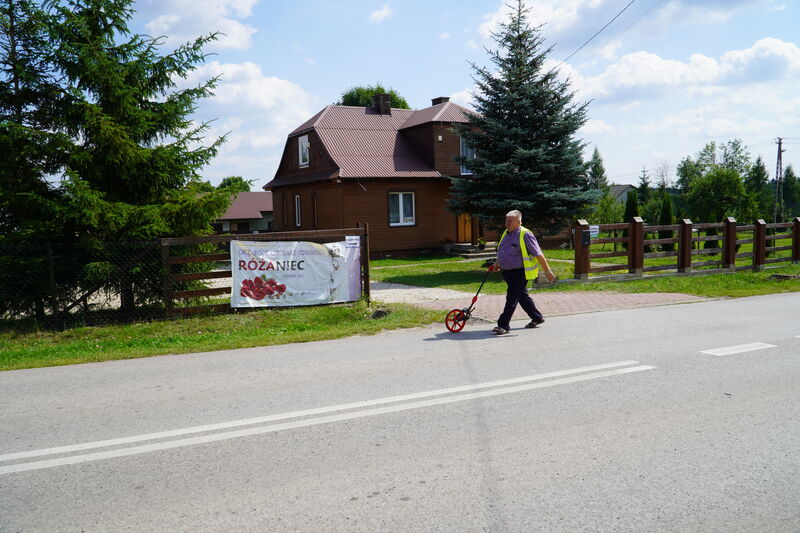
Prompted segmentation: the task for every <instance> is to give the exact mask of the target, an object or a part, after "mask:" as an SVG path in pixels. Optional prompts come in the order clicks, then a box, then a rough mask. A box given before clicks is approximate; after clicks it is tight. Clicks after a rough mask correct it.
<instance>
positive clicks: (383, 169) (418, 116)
mask: <svg viewBox="0 0 800 533" xmlns="http://www.w3.org/2000/svg"><path fill="white" fill-rule="evenodd" d="M466 113H469V111H467V110H466V109H464V108H463V107H460V106H458V105H456V104H454V103H452V102H445V103H442V104H438V105H435V106H431V107H428V108H425V109H420V110H418V111H415V110H412V109H392V110H391V114H390V115H381V114H380V113H378V112H377V111H376V110H375V109H374V108H372V107H353V106H334V105H329V106H327V107H325V108H324V109H323V110H321V111H320V112H319V113H317V114H315V115H314V116H313V117H311V118H310V119H308V120H307V121H305V122H304V123H303V124H301V125H300V126H299V127H297V128H295V129H294V130H293V131H292V132H291V133H290V134H289V137H292V136H295V135H298V134H300V133H304V132H307V131H310V130H312V129H313V130H314V131H316V132H317V135H319V137H320V140H321V141H322V143H323V144H324V146H325V149H326V150H327V152H328V154H329V155H330V156H331V158H332V159H333V160H334V162H335V163H336V165H337V166H338V167H339V172H338V177H341V178H440V177H442V174H441V173H439V172H437V171H436V170H434V169H433V168H432V167H431V166H430V165H428V164H426V163H425V162H424V161H423V160H422V159H421V158H420V157H419V156H418V155H417V154H416V152H415V151H414V150H413V149H412V147H411V145H410V144H409V143H408V141H407V140H406V139H405V137H404V136H403V135H401V134H400V130H402V129H404V128H409V127H413V126H418V125H420V124H425V123H427V122H467V115H466ZM332 177H334V176H333V175H332V174H331V173H330V172H318V173H314V174H308V175H304V176H296V177H290V176H287V177H280V178H276V179H274V180H272V181H271V182H269V183H268V184H267V185H265V187H275V186H279V185H287V184H290V183H292V184H294V183H301V182H302V183H307V182H310V181H318V180H322V179H330V178H332Z"/></svg>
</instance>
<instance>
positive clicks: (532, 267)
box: [497, 226, 539, 280]
mask: <svg viewBox="0 0 800 533" xmlns="http://www.w3.org/2000/svg"><path fill="white" fill-rule="evenodd" d="M530 231H531V230H529V229H528V228H526V227H524V226H520V227H519V251H520V252H521V253H522V267H523V268H524V269H525V279H527V280H530V279H535V278H536V270H537V269H538V268H539V265H538V264H537V263H536V260H535V259H534V258H533V257H531V256H530V254H528V247H527V246H526V245H525V232H530ZM507 233H508V230H505V231H503V234H502V235H501V236H500V240H499V241H498V242H497V249H498V250H499V249H500V243H502V242H503V239H505V238H506V234H507Z"/></svg>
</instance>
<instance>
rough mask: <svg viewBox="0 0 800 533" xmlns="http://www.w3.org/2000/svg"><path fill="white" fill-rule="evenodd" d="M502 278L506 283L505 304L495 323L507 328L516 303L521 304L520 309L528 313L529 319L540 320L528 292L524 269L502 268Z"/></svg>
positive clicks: (539, 315)
mask: <svg viewBox="0 0 800 533" xmlns="http://www.w3.org/2000/svg"><path fill="white" fill-rule="evenodd" d="M502 272H503V279H504V280H505V281H506V284H507V285H508V291H507V292H506V306H505V308H504V309H503V314H502V315H500V318H498V319H497V325H498V326H499V327H501V328H503V329H509V325H510V322H511V317H512V316H513V315H514V311H516V309H517V304H519V305H521V306H522V309H523V310H524V311H525V312H526V313H528V316H529V317H531V320H536V321H539V320H542V318H543V317H542V313H540V312H539V310H538V309H536V305H535V304H534V303H533V300H532V299H531V296H530V294H528V280H526V279H525V270H523V269H521V268H513V269H511V270H503V271H502Z"/></svg>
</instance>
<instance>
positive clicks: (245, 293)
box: [239, 287, 255, 298]
mask: <svg viewBox="0 0 800 533" xmlns="http://www.w3.org/2000/svg"><path fill="white" fill-rule="evenodd" d="M239 294H241V295H242V296H244V297H245V298H255V296H254V295H253V289H248V288H247V287H242V290H241V291H239Z"/></svg>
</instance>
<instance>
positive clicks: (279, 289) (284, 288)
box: [275, 283, 286, 294]
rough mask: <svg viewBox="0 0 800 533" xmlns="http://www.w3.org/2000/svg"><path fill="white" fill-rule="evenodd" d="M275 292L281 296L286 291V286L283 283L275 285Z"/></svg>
mask: <svg viewBox="0 0 800 533" xmlns="http://www.w3.org/2000/svg"><path fill="white" fill-rule="evenodd" d="M275 290H276V291H278V292H279V293H281V294H283V293H284V291H285V290H286V285H284V284H283V283H281V284H280V285H275Z"/></svg>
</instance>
